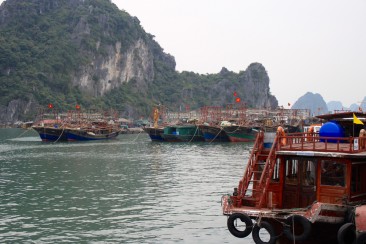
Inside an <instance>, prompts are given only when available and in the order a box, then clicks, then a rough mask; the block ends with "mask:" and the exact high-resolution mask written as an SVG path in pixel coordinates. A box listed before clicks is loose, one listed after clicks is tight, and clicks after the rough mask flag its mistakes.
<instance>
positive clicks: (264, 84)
mask: <svg viewBox="0 0 366 244" xmlns="http://www.w3.org/2000/svg"><path fill="white" fill-rule="evenodd" d="M234 91H236V92H237V93H238V94H239V95H240V97H241V99H242V101H243V102H245V103H246V104H247V106H248V107H254V108H263V107H266V108H268V107H273V108H274V107H276V106H277V100H276V98H275V97H274V96H273V95H271V93H270V88H269V77H268V75H267V72H266V71H265V68H264V67H263V66H262V65H261V64H259V63H253V64H251V65H249V67H248V68H247V69H246V70H245V71H242V72H239V73H238V74H237V73H234V72H231V71H228V70H227V69H225V68H223V69H222V71H221V72H220V73H218V74H208V75H200V74H195V73H192V72H182V73H178V72H176V71H175V60H174V57H173V56H171V55H170V54H167V53H165V52H164V51H163V49H162V48H161V47H160V45H159V44H158V43H157V42H156V41H155V40H154V37H153V36H152V35H151V34H149V33H146V32H145V31H144V30H143V28H142V27H141V25H140V22H139V20H138V19H137V18H136V17H132V16H130V15H129V14H128V13H126V12H125V11H121V10H119V9H118V8H117V6H115V5H114V4H113V3H111V1H109V0H6V1H5V2H3V3H2V5H1V6H0V92H1V94H4V96H2V97H1V98H0V106H1V107H0V110H1V112H2V113H1V114H2V115H1V116H0V123H1V122H14V121H16V120H19V119H21V120H24V119H28V118H31V117H32V116H34V114H35V113H36V107H37V106H38V105H39V106H46V105H47V104H48V103H53V104H54V105H55V107H57V108H59V109H61V110H67V109H72V108H74V106H75V104H81V106H82V108H115V109H117V110H121V111H122V114H121V116H130V117H138V116H146V115H148V114H149V113H150V109H151V107H152V106H153V105H154V104H157V103H161V104H164V105H166V106H168V107H171V109H172V110H174V109H178V108H179V107H181V106H182V105H187V104H188V105H190V107H191V108H192V109H195V108H198V107H200V106H205V105H211V106H224V105H226V104H227V103H233V96H232V93H233V92H234Z"/></svg>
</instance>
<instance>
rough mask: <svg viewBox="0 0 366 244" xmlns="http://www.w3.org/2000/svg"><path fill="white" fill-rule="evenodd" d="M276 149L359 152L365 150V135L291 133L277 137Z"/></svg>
mask: <svg viewBox="0 0 366 244" xmlns="http://www.w3.org/2000/svg"><path fill="white" fill-rule="evenodd" d="M278 140H279V141H281V142H285V143H278V144H277V147H278V148H277V150H287V151H319V152H342V153H360V152H365V151H366V137H324V136H319V134H318V133H308V132H306V133H291V134H287V135H285V136H281V137H279V138H278Z"/></svg>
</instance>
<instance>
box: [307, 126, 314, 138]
mask: <svg viewBox="0 0 366 244" xmlns="http://www.w3.org/2000/svg"><path fill="white" fill-rule="evenodd" d="M313 133H314V126H310V128H309V130H308V140H309V141H313V136H314V135H313Z"/></svg>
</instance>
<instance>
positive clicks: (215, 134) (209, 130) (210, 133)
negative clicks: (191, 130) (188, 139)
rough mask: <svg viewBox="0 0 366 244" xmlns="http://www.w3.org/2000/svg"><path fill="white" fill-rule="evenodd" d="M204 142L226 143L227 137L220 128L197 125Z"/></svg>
mask: <svg viewBox="0 0 366 244" xmlns="http://www.w3.org/2000/svg"><path fill="white" fill-rule="evenodd" d="M199 129H200V131H202V134H203V137H204V139H205V141H206V142H228V141H230V140H229V137H228V136H227V134H226V132H225V131H224V130H223V128H222V127H221V126H218V125H209V124H201V125H199Z"/></svg>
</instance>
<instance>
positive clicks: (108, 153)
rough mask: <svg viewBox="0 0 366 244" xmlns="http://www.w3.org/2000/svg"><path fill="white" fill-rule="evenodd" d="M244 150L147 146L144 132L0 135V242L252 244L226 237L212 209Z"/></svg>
mask: <svg viewBox="0 0 366 244" xmlns="http://www.w3.org/2000/svg"><path fill="white" fill-rule="evenodd" d="M9 138H10V137H8V138H7V139H9ZM10 139H11V138H10ZM36 139H37V140H36ZM250 147H251V144H243V143H238V144H235V143H216V144H215V143H210V144H208V143H153V142H151V141H150V140H149V138H148V137H147V136H146V135H145V134H144V135H143V134H141V135H139V136H138V137H137V135H121V136H119V137H118V138H117V139H116V140H112V141H105V142H90V143H89V142H85V143H79V142H77V143H44V142H40V141H39V140H38V138H37V137H30V136H29V135H24V138H22V137H19V138H15V139H11V140H0V168H1V170H0V193H1V194H2V197H1V198H0V217H1V218H0V240H1V242H5V243H6V242H8V243H9V242H10V243H11V242H16V243H22V242H25V243H26V242H29V243H32V242H36V243H55V242H56V243H58V242H72V243H84V242H92V243H99V242H100V243H106V242H107V243H108V242H111V243H112V242H115V243H121V242H123V243H176V242H178V243H179V242H182V243H252V242H251V240H250V238H249V239H240V240H239V239H237V238H235V237H233V236H231V234H230V233H229V232H228V231H227V228H226V217H224V216H222V214H221V213H222V211H221V205H220V200H221V196H222V195H224V194H227V193H229V192H231V191H232V189H233V187H235V186H236V185H237V184H238V182H239V179H240V178H241V177H242V174H243V170H244V168H245V163H246V158H247V157H248V151H249V149H250Z"/></svg>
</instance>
